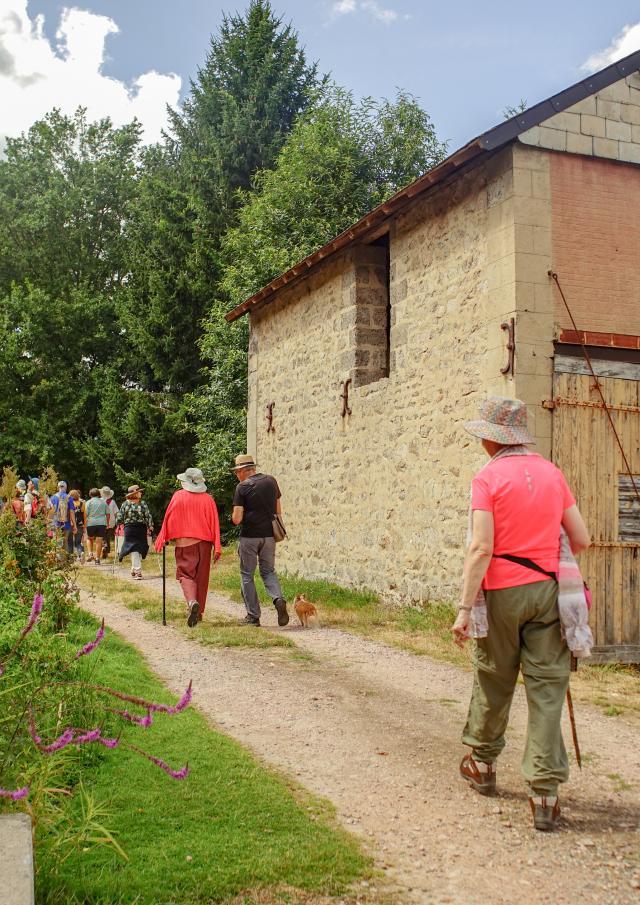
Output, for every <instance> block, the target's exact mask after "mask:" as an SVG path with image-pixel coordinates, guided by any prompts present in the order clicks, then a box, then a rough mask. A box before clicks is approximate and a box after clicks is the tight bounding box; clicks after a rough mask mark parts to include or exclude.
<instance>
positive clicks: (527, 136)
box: [518, 126, 540, 147]
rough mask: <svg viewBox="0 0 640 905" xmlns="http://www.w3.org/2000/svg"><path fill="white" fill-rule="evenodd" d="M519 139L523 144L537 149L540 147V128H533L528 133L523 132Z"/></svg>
mask: <svg viewBox="0 0 640 905" xmlns="http://www.w3.org/2000/svg"><path fill="white" fill-rule="evenodd" d="M518 139H519V140H520V141H521V142H523V143H524V144H525V145H534V146H535V147H539V146H540V126H532V127H531V129H527V131H526V132H522V133H521V134H520V135H519V136H518Z"/></svg>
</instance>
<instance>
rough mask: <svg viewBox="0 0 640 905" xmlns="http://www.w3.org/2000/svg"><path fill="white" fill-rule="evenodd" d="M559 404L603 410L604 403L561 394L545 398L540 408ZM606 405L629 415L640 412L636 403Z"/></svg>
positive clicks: (610, 409) (550, 407)
mask: <svg viewBox="0 0 640 905" xmlns="http://www.w3.org/2000/svg"><path fill="white" fill-rule="evenodd" d="M559 405H568V406H571V407H572V408H583V409H600V411H604V410H605V404H604V403H603V402H583V401H582V400H579V399H565V398H563V397H562V396H556V398H555V399H545V400H544V402H543V403H542V408H545V409H550V410H553V409H555V408H557V406H559ZM606 407H607V408H608V409H609V411H611V412H628V413H629V414H631V415H638V414H640V406H638V405H623V404H622V403H621V404H620V405H611V404H609V403H607V404H606Z"/></svg>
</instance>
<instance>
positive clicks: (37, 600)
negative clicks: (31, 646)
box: [20, 594, 44, 640]
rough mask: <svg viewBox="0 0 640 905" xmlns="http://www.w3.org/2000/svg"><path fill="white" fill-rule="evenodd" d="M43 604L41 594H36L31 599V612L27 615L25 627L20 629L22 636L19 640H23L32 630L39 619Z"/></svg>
mask: <svg viewBox="0 0 640 905" xmlns="http://www.w3.org/2000/svg"><path fill="white" fill-rule="evenodd" d="M43 602H44V598H43V596H42V594H36V595H35V597H34V598H33V603H32V604H31V612H30V613H29V621H28V622H27V624H26V625H25V627H24V628H23V629H22V635H21V636H20V638H21V640H22V638H25V637H26V636H27V635H28V634H29V632H30V631H31V630H32V629H33V627H34V625H35V624H36V622H37V621H38V619H39V618H40V613H41V612H42V604H43Z"/></svg>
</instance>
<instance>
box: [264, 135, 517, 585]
mask: <svg viewBox="0 0 640 905" xmlns="http://www.w3.org/2000/svg"><path fill="white" fill-rule="evenodd" d="M512 171H513V149H512V148H508V149H507V150H505V151H503V152H502V153H500V154H499V155H497V156H495V157H493V158H492V159H490V160H489V162H488V163H487V164H486V165H485V166H483V167H481V168H477V169H475V170H473V171H471V172H469V173H468V174H467V175H465V176H463V177H458V179H457V180H455V181H453V182H451V183H450V184H448V185H444V186H441V187H439V188H438V189H437V190H434V192H432V193H431V194H430V195H428V196H426V197H424V198H422V199H420V200H417V201H416V202H415V203H414V204H413V205H412V206H411V208H410V209H408V211H407V212H406V213H405V214H404V215H401V216H399V217H397V218H396V219H395V220H394V221H392V223H391V231H390V261H391V267H390V275H389V276H390V280H389V282H390V299H391V310H392V322H391V330H390V354H391V367H390V373H389V376H388V377H381V378H380V379H378V380H372V381H369V382H367V383H366V384H365V385H360V386H354V387H353V388H352V391H351V396H350V405H351V408H352V414H351V415H350V416H347V417H344V418H343V417H341V410H342V402H341V399H340V392H341V385H342V382H343V381H344V380H345V379H346V378H347V377H349V376H351V374H352V369H353V368H357V367H359V365H357V364H356V363H355V360H354V358H353V351H354V345H356V346H357V342H356V338H357V331H355V327H356V325H355V324H354V323H353V318H354V316H355V313H354V310H353V309H354V307H357V304H356V305H355V306H354V297H356V298H357V295H358V292H359V288H358V287H359V286H362V285H363V283H362V279H360V282H359V280H358V267H359V264H360V266H362V260H363V258H362V255H363V254H364V255H368V254H373V255H375V254H378V250H376V251H374V250H373V249H372V248H371V247H369V248H368V249H350V250H349V251H348V252H347V253H345V254H343V255H342V257H340V258H338V259H336V260H333V261H332V262H330V263H327V264H326V265H324V266H323V267H321V268H319V269H318V270H316V271H315V273H314V274H313V275H311V276H310V278H307V279H306V280H305V281H304V282H302V283H300V284H298V285H297V286H294V287H292V288H291V289H289V290H288V291H286V292H283V293H282V294H281V295H280V296H279V297H278V298H277V299H276V300H274V301H273V302H271V303H270V304H269V305H268V306H266V307H264V308H263V309H259V310H257V311H255V312H254V313H252V315H251V332H252V340H251V364H250V368H251V375H252V376H251V380H250V387H251V400H250V411H253V412H255V417H254V419H253V421H252V422H251V423H252V425H253V426H252V427H250V438H249V448H250V449H252V450H253V451H255V453H256V455H257V457H258V462H259V465H260V468H261V470H263V471H266V472H271V473H273V474H275V475H276V477H277V478H278V480H279V482H280V484H281V488H282V492H283V509H284V515H285V521H286V523H287V527H288V530H289V539H288V540H287V541H286V542H285V543H284V544H282V545H280V546H279V559H280V563H281V565H284V566H285V567H286V568H287V569H288V570H289V571H290V572H299V573H302V574H304V575H305V576H307V577H316V578H326V579H330V580H332V581H335V582H338V583H340V584H346V585H352V586H365V587H370V588H374V589H376V590H378V591H380V592H382V593H383V595H385V597H386V598H388V599H392V598H402V599H404V600H407V599H410V600H429V599H436V600H442V599H453V598H455V596H456V595H457V593H458V590H459V582H460V566H461V560H462V548H463V543H464V537H465V532H466V522H467V505H468V488H469V481H470V478H471V475H472V474H473V472H474V471H475V470H476V469H477V468H478V467H479V465H480V464H481V463H482V462H483V460H484V459H483V453H482V452H481V450H480V449H479V444H477V443H476V442H475V441H474V440H473V439H472V438H470V437H469V436H468V435H467V434H466V433H465V432H464V431H463V429H462V422H463V421H464V420H467V419H468V418H471V417H473V416H474V415H475V412H476V408H477V403H478V401H479V400H480V398H481V397H483V396H484V395H485V394H486V392H487V391H488V390H490V391H494V392H501V393H504V394H505V395H513V394H514V392H515V383H514V380H513V378H512V377H511V376H503V375H501V374H500V366H501V365H502V364H503V363H504V359H505V348H504V347H505V341H506V335H505V333H504V331H502V330H501V329H500V324H501V323H502V322H503V321H504V319H505V318H508V317H509V316H510V315H512V314H514V313H515V300H514V291H515V283H516V263H515V261H516V230H515V225H514V218H513V211H514V209H515V207H516V200H517V199H516V194H515V190H514V180H513V172H512ZM372 266H374V267H375V266H377V265H375V264H373V265H372ZM363 275H364V274H363V272H362V271H361V272H360V277H361V278H362V276H363ZM368 276H369V279H371V274H370V273H369V275H368ZM376 279H377V278H376ZM377 281H378V282H381V281H380V280H377ZM364 285H366V284H364ZM354 293H355V295H354ZM354 331H355V332H354ZM516 374H517V372H516ZM516 379H517V378H516ZM271 402H274V403H275V407H274V416H275V418H274V427H275V431H274V432H272V433H267V431H266V422H265V421H264V416H265V415H266V406H267V405H268V404H270V403H271ZM251 433H252V434H253V436H251Z"/></svg>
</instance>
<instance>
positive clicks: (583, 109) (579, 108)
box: [567, 95, 596, 116]
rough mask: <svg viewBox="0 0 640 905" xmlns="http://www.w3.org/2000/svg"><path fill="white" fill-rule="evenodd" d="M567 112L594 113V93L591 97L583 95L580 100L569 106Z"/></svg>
mask: <svg viewBox="0 0 640 905" xmlns="http://www.w3.org/2000/svg"><path fill="white" fill-rule="evenodd" d="M567 113H590V114H592V115H593V116H595V115H596V99H595V95H592V96H591V97H585V98H583V99H582V100H581V101H578V103H577V104H574V105H573V107H569V109H568V110H567Z"/></svg>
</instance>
